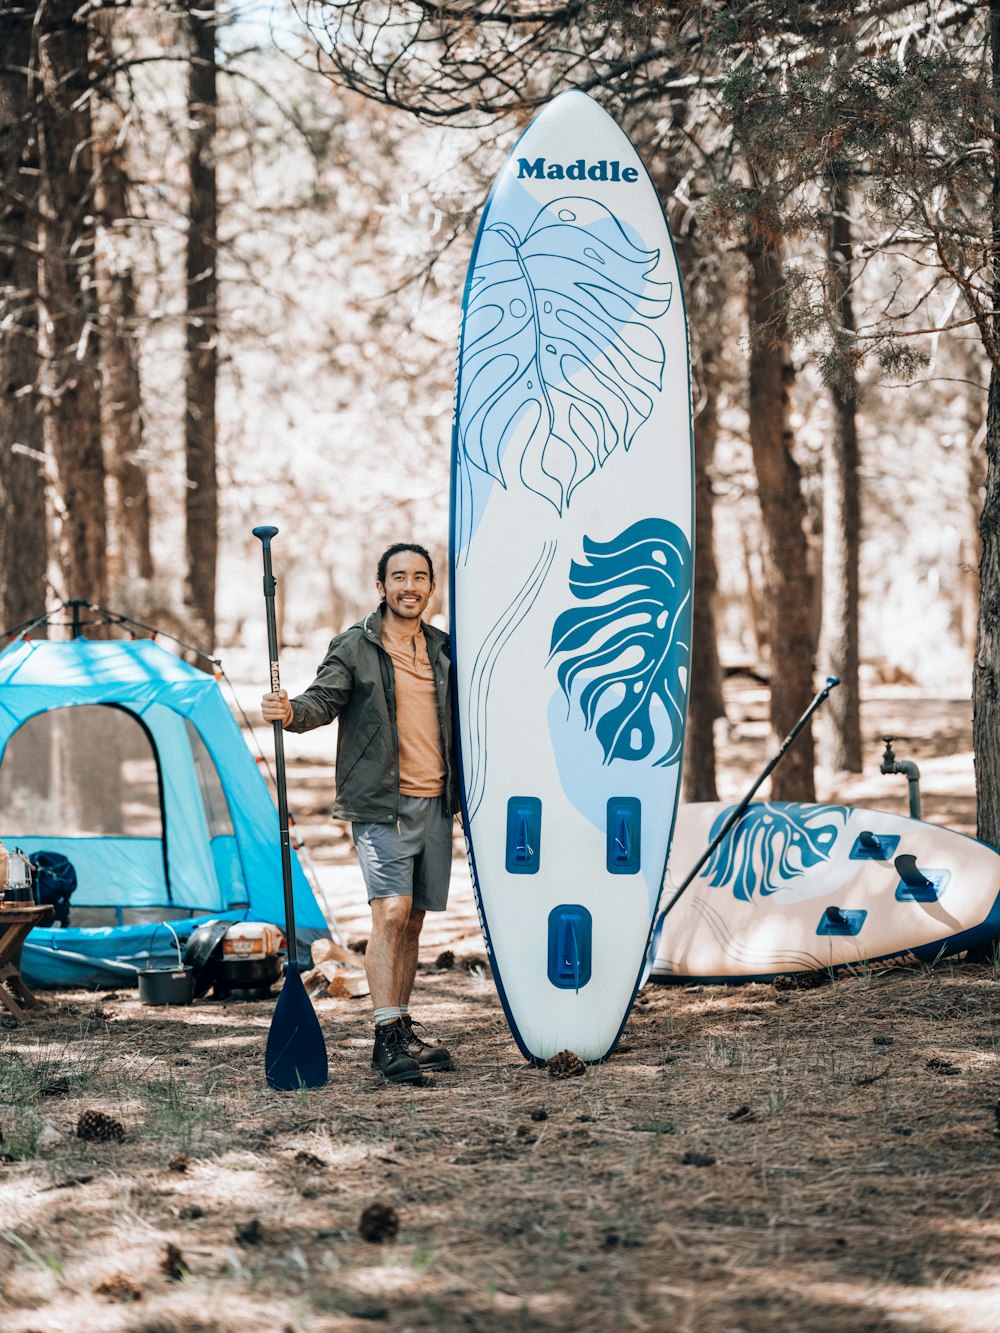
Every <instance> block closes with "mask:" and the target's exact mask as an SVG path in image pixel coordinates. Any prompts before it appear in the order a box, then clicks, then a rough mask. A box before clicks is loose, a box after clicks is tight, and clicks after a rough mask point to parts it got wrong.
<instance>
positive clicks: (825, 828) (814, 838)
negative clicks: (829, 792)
mask: <svg viewBox="0 0 1000 1333" xmlns="http://www.w3.org/2000/svg"><path fill="white" fill-rule="evenodd" d="M732 810H733V807H732V806H729V807H728V808H727V809H725V810H723V812H722V813H721V814H720V815H719V817H718V818H717V819H716V821H715V823H714V824H713V825H712V832H711V837H712V838H714V837H715V836H716V834H717V833H718V831H719V829H721V828H722V826H723V824H724V823H725V821H726V819H727V818H728V817H729V815H730V814H731V813H732ZM848 814H849V812H848V811H847V810H846V809H845V808H844V807H843V806H841V805H805V804H800V803H797V802H789V803H787V804H784V805H772V804H771V803H770V802H768V801H762V802H760V803H758V804H755V805H749V806H747V809H746V813H745V814H744V815H743V816H742V818H741V819H740V820H739V822H738V823H737V824H736V826H735V828H733V829H731V830H730V832H729V833H728V834H727V835H726V836H725V837H724V838H723V840H722V842H721V843H720V844H719V845H718V847H716V849H715V851H714V852H713V853H712V856H711V859H710V860H709V863H708V868H707V869H706V871H705V878H706V879H707V880H708V882H709V883H710V884H711V885H712V887H713V888H719V887H720V886H721V885H723V884H729V885H731V886H732V890H733V897H734V898H738V899H740V900H741V901H742V902H750V901H752V899H753V897H754V895H755V894H758V895H759V896H760V897H765V896H766V895H767V894H769V893H777V892H778V890H779V889H787V888H788V887H789V886H790V885H791V884H792V883H793V882H794V881H795V880H797V879H800V878H801V877H802V876H803V875H804V874H805V873H806V871H807V870H810V869H812V868H813V867H814V866H817V865H822V864H823V863H824V862H827V861H829V859H830V852H831V850H832V849H833V844H834V843H835V842H836V840H837V835H838V834H839V833H840V831H841V829H842V828H843V827H844V825H845V824H846V823H847V817H848Z"/></svg>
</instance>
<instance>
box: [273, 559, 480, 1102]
mask: <svg viewBox="0 0 1000 1333" xmlns="http://www.w3.org/2000/svg"><path fill="white" fill-rule="evenodd" d="M375 587H376V589H377V591H378V594H379V598H380V599H381V603H380V606H379V609H378V610H377V611H373V612H372V614H371V615H369V616H367V617H366V618H365V619H364V620H362V621H361V622H360V623H359V624H357V625H354V626H352V628H351V629H349V630H346V631H345V632H344V633H343V634H339V635H338V636H337V637H336V638H335V639H334V640H333V641H332V642H331V644H330V647H329V648H328V649H327V654H326V657H325V658H324V659H323V662H322V664H321V666H320V668H319V672H318V674H317V676H316V679H315V680H314V681H313V683H312V684H311V685H310V686H309V688H308V689H307V690H306V691H305V692H304V693H303V694H300V695H297V696H296V697H295V698H293V699H289V697H288V695H287V694H286V693H285V691H284V690H281V691H279V692H278V693H276V694H265V695H264V697H263V699H262V700H261V712H262V714H263V716H264V720H265V721H267V722H275V721H279V722H280V723H281V725H282V727H283V728H284V729H285V730H286V731H310V730H311V729H312V728H313V727H321V726H324V725H325V724H326V723H329V722H332V721H333V720H334V718H337V719H339V728H338V736H337V777H336V781H337V793H336V801H335V804H334V807H333V814H334V818H337V819H347V820H350V821H351V826H352V832H353V836H354V845H355V847H356V848H357V852H358V857H359V860H360V862H361V871H362V874H363V876H364V880H365V885H366V888H367V891H368V902H369V905H370V907H371V912H372V929H371V936H370V938H369V940H368V948H367V950H366V952H365V968H366V971H367V973H368V986H369V990H370V991H371V997H372V1004H373V1005H374V1007H375V1048H374V1051H373V1053H372V1068H373V1069H379V1070H380V1071H381V1073H382V1076H383V1077H384V1078H385V1079H386V1080H388V1081H389V1082H392V1083H399V1082H408V1081H412V1080H415V1079H418V1078H420V1076H421V1073H422V1071H423V1070H426V1069H432V1070H433V1069H451V1068H452V1067H453V1065H452V1060H451V1056H450V1055H449V1053H448V1051H447V1050H445V1048H444V1047H443V1046H430V1045H428V1044H427V1043H426V1042H424V1041H422V1040H421V1039H420V1037H418V1036H417V1035H416V1033H415V1032H414V1030H413V1023H412V1020H411V1018H410V1013H409V1002H410V991H411V989H412V987H413V979H414V976H415V974H416V968H417V951H418V944H419V940H420V931H421V928H422V927H423V923H424V914H425V913H426V912H443V911H444V909H445V907H446V906H447V902H448V885H449V880H450V877H451V848H452V818H453V815H454V814H455V813H456V812H457V811H458V809H459V802H458V784H457V778H456V766H455V762H454V745H453V729H452V713H451V659H450V655H449V648H448V636H447V634H445V633H444V632H443V631H442V630H439V629H435V628H434V626H433V625H425V624H424V623H423V620H422V616H423V613H424V611H425V610H426V608H427V604H428V603H429V602H430V600H431V597H432V595H433V593H434V566H433V564H432V562H431V557H430V556H429V555H428V553H427V552H426V551H425V550H424V548H423V547H422V546H416V545H414V544H413V543H410V542H400V543H398V544H396V545H395V546H390V547H389V549H388V550H387V551H386V552H385V554H384V555H383V556H382V558H381V560H379V562H378V572H377V576H376V579H375Z"/></svg>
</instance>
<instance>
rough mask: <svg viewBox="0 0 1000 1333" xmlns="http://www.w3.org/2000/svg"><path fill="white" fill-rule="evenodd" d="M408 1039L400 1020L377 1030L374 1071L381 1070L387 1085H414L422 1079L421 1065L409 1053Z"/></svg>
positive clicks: (373, 1057)
mask: <svg viewBox="0 0 1000 1333" xmlns="http://www.w3.org/2000/svg"><path fill="white" fill-rule="evenodd" d="M408 1038H409V1033H408V1032H407V1029H406V1028H405V1027H404V1026H403V1021H402V1019H400V1018H397V1019H396V1021H395V1022H394V1023H379V1024H377V1026H376V1028H375V1049H374V1050H373V1051H372V1069H377V1070H379V1072H380V1073H381V1075H382V1077H383V1078H384V1079H385V1081H386V1082H387V1083H412V1082H414V1081H415V1080H416V1079H418V1078H419V1077H420V1065H419V1064H418V1063H417V1061H416V1060H415V1059H414V1058H413V1057H412V1056H411V1055H410V1054H409V1052H408V1051H407V1041H408Z"/></svg>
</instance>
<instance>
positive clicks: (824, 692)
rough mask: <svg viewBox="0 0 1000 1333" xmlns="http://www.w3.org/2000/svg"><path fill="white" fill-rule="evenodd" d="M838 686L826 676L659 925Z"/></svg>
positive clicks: (836, 680)
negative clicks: (823, 683)
mask: <svg viewBox="0 0 1000 1333" xmlns="http://www.w3.org/2000/svg"><path fill="white" fill-rule="evenodd" d="M839 684H840V678H839V676H828V677H827V680H826V684H825V685H824V686H823V688H822V689H821V690H820V691H819V692H818V693H817V694H816V696H815V698H814V699H813V701H812V703H810V705H809V707H808V708H807V709H806V711H805V712H804V713H803V714H802V716H801V717H800V718H799V720H798V722H796V724H795V726H794V727H792V729H791V731H790V732H789V733H788V735H787V736H786V737H785V739H784V740H783V741H782V742H781V749H780V750H779V751H778V753H777V754H776V755H775V756H774V758H773V759H772V760H771V762H770V763H769V764H768V765H767V767H766V768H765V769H764V771H763V773H761V775H760V777H758V778H757V780H756V782H755V783H754V784H753V786H752V787H751V788H750V790H749V791H748V792H747V794H746V795H745V796H744V797H743V800H742V801H740V803H739V805H738V806H737V807H736V809H735V810H734V811H733V812H732V814H731V815H730V816H729V818H728V819H727V820H726V822H725V823H724V824H723V826H722V828H721V829H719V831H718V833H717V834H716V835H715V837H714V838H713V839H712V841H711V842H710V843H709V844H708V846H707V847H706V848H705V850H704V852H703V853H702V855H701V858H700V860H699V861H698V862H697V864H696V865H695V867H694V869H693V870H691V871H689V873H688V875H687V877H686V879H685V880H684V883H683V884H682V885H681V886H680V888H679V889H676V890H675V892H674V895H673V897H672V898H671V899H670V901H669V902H668V903H667V905H666V907H664V908H662V909H661V910H660V918H659V919H660V922H661V923H662V921H663V918H664V917H665V916H666V915H667V913H668V912H669V911H670V909H671V908H672V907H673V905H674V903H676V901H677V899H678V898H679V897H680V896H681V894H682V893H683V892H684V890H685V889H686V888H687V887H688V885H689V884H690V883H691V881H692V880H693V879H694V878H695V876H696V875H697V874H698V872H699V871H700V870H701V868H702V866H703V865H704V864H705V862H706V861H707V860H708V858H709V857H710V856H711V855H712V853H713V852H714V851H715V849H716V847H718V845H719V843H720V842H722V840H723V838H724V837H725V836H726V834H727V833H728V832H729V830H730V829H731V828H732V827H733V825H734V824H737V823H739V821H740V820H741V819H742V818H743V816H744V814H745V813H746V809H747V806H748V805H749V804H750V802H751V801H752V800H753V798H754V796H755V795H756V793H757V790H758V788H759V787H760V786H761V784H762V783H764V782H766V781H767V779H768V778H769V777H770V776H771V774H772V773H773V772H774V770H775V769H776V768H777V766H778V764H779V763H780V762H781V760H782V758H783V757H784V755H785V753H786V752H787V750H788V749H789V747H790V746H791V745H792V744H793V743H794V741H795V738H796V736H798V734H799V732H800V731H801V730H802V728H803V727H804V726H805V725H806V723H807V722H808V721H809V719H810V718H811V717H812V715H813V713H815V712H816V709H817V708H819V707H821V706H822V704H823V703H825V701H826V699H827V696H828V695H829V693H830V691H831V690H835V689H836V688H837V686H838V685H839Z"/></svg>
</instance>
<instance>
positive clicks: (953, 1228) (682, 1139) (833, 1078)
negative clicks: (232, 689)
mask: <svg viewBox="0 0 1000 1333" xmlns="http://www.w3.org/2000/svg"><path fill="white" fill-rule="evenodd" d="M763 708H764V701H763V696H758V695H757V694H755V693H754V692H753V691H751V690H742V691H741V692H740V693H739V696H738V698H736V697H735V696H734V698H733V699H731V709H730V712H731V716H732V718H733V723H732V725H731V728H730V730H729V734H728V735H727V736H725V737H722V738H720V739H721V740H722V742H723V743H722V755H721V765H720V767H721V772H722V773H724V774H725V778H724V780H722V779H720V786H721V788H722V790H721V792H720V794H721V795H722V797H723V798H729V797H733V798H736V797H738V796H739V795H740V794H741V792H742V790H743V788H744V787H745V786H746V785H747V783H748V781H749V780H750V778H751V776H752V775H753V773H754V772H755V770H756V768H757V767H758V766H759V765H760V764H762V763H763V761H764V759H765V758H766V755H765V746H766V735H765V732H766V728H765V727H764V725H763V720H762V719H763V715H764V713H763ZM968 714H969V705H968V704H967V703H965V702H961V701H960V702H954V701H948V700H928V699H926V698H924V697H922V696H918V695H917V694H916V693H915V692H911V693H910V694H906V693H903V692H900V691H896V692H895V693H892V694H890V693H889V692H885V693H884V694H883V695H882V696H881V697H879V698H877V699H876V700H875V701H874V702H872V703H869V705H868V707H867V708H866V714H865V734H866V737H868V746H869V751H870V753H869V754H867V755H866V773H865V774H864V775H863V776H861V777H859V778H856V779H852V780H851V782H849V783H842V784H840V785H839V786H837V785H835V784H828V787H829V789H828V790H825V791H823V792H822V793H821V795H823V796H825V797H830V796H838V797H841V798H843V799H846V800H850V801H852V802H854V803H856V804H876V805H879V806H881V807H883V808H891V809H899V810H903V811H905V809H906V782H905V780H904V779H902V778H898V777H897V778H887V777H883V776H881V775H879V774H878V772H877V767H878V756H879V754H880V751H881V744H880V742H879V740H878V737H879V736H880V735H883V734H892V735H894V736H896V737H898V738H900V739H898V740H897V742H896V744H895V749H896V753H897V755H898V756H899V757H900V758H914V759H916V760H917V762H918V763H919V764H920V767H921V772H922V775H923V778H924V782H923V792H924V814H925V817H926V818H929V819H931V820H933V821H935V822H939V823H942V824H950V825H952V826H953V827H958V828H962V829H964V830H965V831H971V828H972V824H973V821H974V800H973V788H972V765H971V755H970V753H969V751H970V741H969V717H968ZM918 733H919V737H920V739H919V740H918V739H916V737H917V735H918ZM328 780H329V771H328V766H326V765H325V764H324V762H323V761H322V759H321V757H318V756H312V757H310V756H309V755H306V756H304V757H302V758H295V757H294V756H293V764H292V769H291V772H290V790H291V800H292V804H293V808H298V809H299V810H300V811H301V812H302V817H301V819H300V823H299V829H300V832H302V833H303V834H304V835H305V836H306V840H307V843H308V844H309V845H310V849H311V854H312V857H313V859H314V860H315V862H316V867H317V871H318V874H319V878H320V882H321V885H322V888H323V892H324V897H325V899H326V902H327V906H328V908H329V910H330V911H331V913H332V914H333V915H334V916H335V917H336V920H337V924H338V927H339V929H340V931H341V933H342V934H343V935H344V936H345V937H346V939H347V940H348V941H356V940H358V939H360V938H362V937H363V936H364V933H365V922H366V912H365V909H364V904H363V902H362V901H361V895H360V892H359V889H360V879H359V877H358V875H357V872H356V870H355V869H354V867H353V864H352V862H351V861H350V859H349V857H348V856H347V853H346V849H345V845H344V839H343V838H341V837H338V836H337V834H336V832H335V830H333V829H332V828H331V827H330V826H329V825H326V824H325V823H324V821H323V819H322V815H321V810H322V806H323V804H324V802H325V800H326V798H327V793H326V790H325V788H326V785H327V784H328ZM453 897H454V906H453V909H452V910H451V911H449V913H448V914H447V915H446V916H445V917H443V918H435V919H434V921H433V924H432V926H431V927H430V928H429V929H428V932H427V935H426V942H425V947H424V949H423V953H422V961H421V968H420V972H419V975H418V981H417V994H416V1001H417V1002H415V1004H414V1009H415V1011H416V1014H417V1017H418V1018H419V1019H420V1020H421V1021H422V1022H423V1023H424V1024H425V1025H426V1027H427V1028H428V1030H429V1032H430V1033H431V1034H433V1036H434V1037H435V1038H436V1039H439V1040H441V1041H443V1042H445V1043H446V1044H447V1045H448V1046H449V1047H450V1048H451V1049H452V1050H453V1052H454V1053H455V1056H456V1061H457V1069H456V1070H455V1071H454V1072H453V1073H447V1074H435V1075H433V1076H428V1077H427V1078H426V1079H425V1080H424V1082H423V1084H422V1085H420V1086H413V1087H385V1086H382V1085H381V1084H380V1082H379V1080H378V1078H377V1076H376V1075H375V1074H374V1073H373V1072H372V1071H371V1069H370V1068H369V1056H370V1011H369V1008H368V1002H367V1000H365V999H355V1000H351V999H330V998H324V999H322V1000H320V1001H319V1002H318V1004H317V1008H318V1012H319V1015H320V1021H321V1024H322V1027H323V1030H324V1033H325V1035H326V1037H327V1042H328V1047H329V1054H330V1080H329V1083H328V1084H327V1085H326V1086H325V1087H324V1088H322V1089H319V1090H316V1091H312V1092H306V1093H301V1094H280V1093H276V1092H273V1091H271V1090H269V1089H268V1087H267V1086H266V1084H265V1081H264V1077H263V1048H264V1042H265V1040H266V1037H267V1033H268V1029H269V1026H270V1022H271V1016H272V1014H273V1011H274V1003H273V1000H270V999H269V1000H266V1001H254V1002H247V1003H228V1004H222V1003H219V1002H216V1001H212V1000H209V1001H204V1002H199V1003H196V1004H195V1005H192V1006H191V1007H188V1008H171V1009H162V1008H159V1009H157V1008H147V1007H143V1006H142V1005H141V1004H140V1003H139V1002H138V997H137V995H136V993H135V992H130V991H118V992H115V993H110V994H108V993H104V994H100V993H98V994H88V993H85V992H63V993H59V994H51V993H50V994H46V995H45V996H44V997H43V1000H44V1003H43V1006H42V1008H40V1009H39V1010H38V1011H37V1012H36V1014H35V1015H34V1016H33V1017H32V1018H31V1019H30V1021H28V1022H26V1023H23V1024H21V1025H16V1024H14V1023H13V1021H12V1020H0V1132H2V1134H3V1142H2V1143H0V1155H2V1161H0V1329H2V1330H4V1331H5V1333H29V1331H34V1333H56V1331H58V1330H72V1331H73V1333H90V1331H91V1330H93V1331H94V1333H98V1331H99V1333H115V1331H117V1330H130V1331H131V1333H140V1331H141V1333H199V1331H202V1330H204V1331H205V1333H207V1331H208V1330H212V1331H213V1333H215V1331H218V1333H229V1331H230V1330H232V1333H236V1330H241V1331H244V1333H245V1331H246V1330H278V1331H279V1333H283V1331H284V1330H300V1329H301V1330H315V1331H316V1333H326V1330H330V1331H331V1333H332V1331H333V1330H337V1331H338V1333H340V1331H341V1330H344V1331H347V1330H350V1331H352V1333H360V1331H361V1330H364V1329H369V1328H372V1327H382V1328H385V1329H388V1330H392V1331H393V1333H403V1330H407V1329H419V1328H434V1329H444V1330H449V1331H450V1330H470V1329H471V1330H484V1331H485V1333H506V1330H511V1331H513V1330H538V1331H539V1333H542V1331H546V1333H547V1331H548V1330H551V1331H552V1333H557V1331H559V1333H561V1331H562V1330H566V1329H581V1330H614V1329H633V1328H634V1329H639V1330H651V1331H652V1333H687V1331H688V1330H690V1331H692V1333H764V1330H768V1333H770V1330H772V1329H773V1328H774V1327H775V1326H778V1327H785V1328H789V1329H793V1330H799V1329H805V1330H813V1329H817V1330H819V1329H823V1330H844V1331H845V1333H846V1331H847V1330H850V1331H851V1333H876V1331H881V1330H896V1329H900V1328H905V1329H918V1330H934V1331H938V1330H940V1331H944V1330H955V1331H956V1333H957V1331H958V1330H963V1333H980V1331H981V1333H987V1331H988V1330H989V1331H991V1333H995V1331H996V1330H1000V1064H998V1060H1000V966H998V965H996V964H995V963H975V964H972V963H953V962H939V963H938V964H937V965H936V966H933V967H929V966H914V967H907V968H894V969H892V970H887V971H873V970H871V969H868V970H865V969H861V970H860V971H859V972H858V973H856V974H855V975H852V976H847V977H843V978H840V979H838V980H836V981H829V980H826V981H825V984H821V985H816V986H813V987H809V988H806V987H804V986H796V987H775V986H762V985H753V986H745V987H732V988H722V987H683V988H682V987H676V988H674V987H663V986H649V987H647V988H646V989H645V991H644V992H643V993H642V994H641V995H640V997H639V1001H638V1003H637V1005H636V1007H635V1010H634V1012H633V1014H632V1017H631V1018H630V1020H629V1023H628V1026H627V1028H626V1032H625V1035H624V1038H623V1041H622V1044H621V1045H620V1046H619V1049H618V1052H617V1053H616V1054H615V1056H614V1057H613V1058H612V1059H611V1060H610V1061H608V1062H607V1063H606V1064H604V1065H601V1066H591V1067H588V1068H586V1071H585V1072H584V1073H582V1074H580V1075H579V1076H575V1077H569V1078H564V1079H558V1078H554V1077H552V1076H551V1075H550V1074H549V1073H548V1072H547V1071H546V1070H545V1069H538V1068H534V1067H532V1066H530V1065H527V1064H526V1063H525V1062H524V1061H523V1059H522V1058H521V1056H520V1055H519V1053H518V1051H517V1048H516V1047H515V1045H514V1043H513V1041H512V1039H511V1037H510V1034H509V1032H508V1030H507V1027H506V1023H505V1020H504V1017H503V1013H502V1010H501V1008H500V1005H499V1002H498V1000H497V997H496V993H495V990H494V988H493V986H492V982H491V980H490V977H489V975H488V971H487V969H486V967H485V960H484V957H483V952H482V942H481V938H480V937H479V934H478V927H477V925H476V921H475V913H474V907H473V904H472V900H471V893H470V890H469V885H468V876H467V874H466V873H465V872H464V870H463V868H462V867H461V866H460V865H458V864H456V875H455V883H454V889H453ZM449 954H450V955H451V956H450V957H449V956H448V955H449ZM87 1111H94V1112H99V1113H101V1115H103V1116H104V1117H105V1118H106V1122H112V1123H110V1124H107V1123H106V1122H105V1131H104V1132H106V1133H110V1134H112V1135H113V1137H111V1138H108V1139H105V1140H104V1141H95V1140H92V1139H84V1138H81V1137H79V1136H78V1134H77V1132H76V1130H77V1126H78V1123H79V1120H80V1117H81V1115H83V1114H84V1113H85V1112H87ZM94 1120H95V1118H94V1117H91V1121H92V1122H94ZM97 1123H98V1125H99V1124H100V1123H101V1122H99V1121H98V1122H97ZM119 1136H123V1137H119ZM376 1204H378V1205H382V1209H381V1211H378V1210H376V1212H375V1214H374V1218H373V1215H372V1213H370V1212H368V1213H367V1214H366V1210H370V1209H371V1207H372V1205H376ZM363 1214H366V1224H365V1226H364V1231H365V1233H366V1234H365V1235H363V1234H362V1232H361V1229H360V1228H361V1223H362V1216H363Z"/></svg>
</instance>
